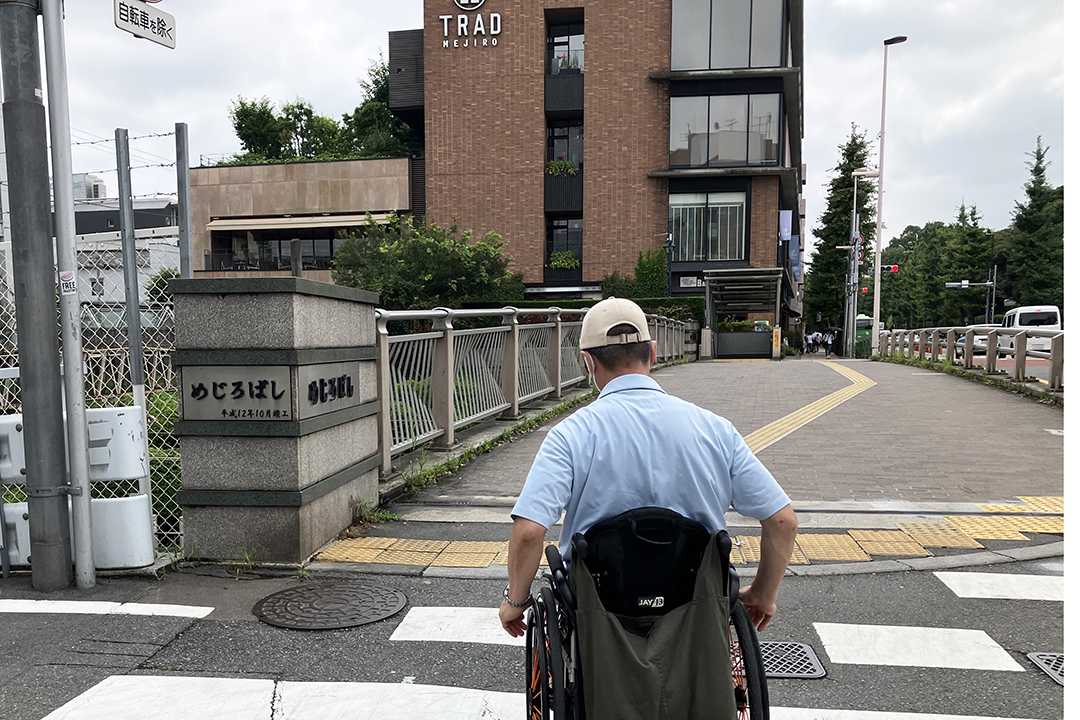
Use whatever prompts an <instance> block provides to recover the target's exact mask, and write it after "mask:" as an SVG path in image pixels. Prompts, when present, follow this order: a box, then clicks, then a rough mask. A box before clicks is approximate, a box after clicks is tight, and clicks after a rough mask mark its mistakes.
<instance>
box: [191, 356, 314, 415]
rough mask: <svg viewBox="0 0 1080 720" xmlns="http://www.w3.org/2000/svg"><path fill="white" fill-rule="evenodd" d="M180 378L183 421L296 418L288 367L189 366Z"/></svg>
mask: <svg viewBox="0 0 1080 720" xmlns="http://www.w3.org/2000/svg"><path fill="white" fill-rule="evenodd" d="M180 376H181V378H182V382H183V393H184V400H183V411H182V416H181V418H182V419H183V420H226V421H232V420H246V421H252V420H255V421H271V422H274V421H285V422H288V421H292V420H295V419H296V418H295V417H293V397H292V385H291V382H290V379H291V378H290V376H291V372H290V368H289V367H288V366H287V365H189V366H186V367H183V368H181V369H180Z"/></svg>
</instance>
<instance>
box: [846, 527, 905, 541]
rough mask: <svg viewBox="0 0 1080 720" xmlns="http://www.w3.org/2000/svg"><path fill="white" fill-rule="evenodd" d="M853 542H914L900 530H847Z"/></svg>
mask: <svg viewBox="0 0 1080 720" xmlns="http://www.w3.org/2000/svg"><path fill="white" fill-rule="evenodd" d="M848 535H850V536H851V537H852V538H854V539H855V542H858V543H862V542H864V541H865V542H899V543H909V542H914V541H913V540H912V539H911V536H910V535H908V534H907V533H906V532H903V531H900V530H848Z"/></svg>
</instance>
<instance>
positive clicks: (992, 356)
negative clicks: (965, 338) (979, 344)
mask: <svg viewBox="0 0 1080 720" xmlns="http://www.w3.org/2000/svg"><path fill="white" fill-rule="evenodd" d="M997 356H998V334H997V330H990V332H988V333H987V334H986V374H987V375H993V374H994V373H996V372H997Z"/></svg>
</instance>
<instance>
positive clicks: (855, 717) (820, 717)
mask: <svg viewBox="0 0 1080 720" xmlns="http://www.w3.org/2000/svg"><path fill="white" fill-rule="evenodd" d="M769 717H771V718H772V719H773V720H1024V719H1023V718H998V717H994V718H986V717H983V716H981V715H940V714H938V713H906V712H880V711H874V710H828V709H816V708H813V709H812V708H786V707H774V708H769Z"/></svg>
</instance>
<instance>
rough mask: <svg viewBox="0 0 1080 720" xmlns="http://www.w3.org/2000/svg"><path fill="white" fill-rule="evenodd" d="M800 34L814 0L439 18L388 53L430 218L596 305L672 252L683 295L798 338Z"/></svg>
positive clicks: (461, 4) (550, 286)
mask: <svg viewBox="0 0 1080 720" xmlns="http://www.w3.org/2000/svg"><path fill="white" fill-rule="evenodd" d="M802 18H803V2H802V0H662V1H659V0H658V1H656V2H647V3H631V4H628V3H626V2H624V1H622V0H579V1H578V2H575V3H567V2H565V1H564V0H542V1H541V2H533V3H514V2H510V1H509V0H468V1H466V0H425V1H424V26H423V28H422V29H418V30H406V31H401V32H392V33H390V43H389V44H390V107H391V109H392V110H393V111H394V112H395V114H397V115H398V116H399V117H401V118H402V119H403V120H405V121H407V122H408V123H409V124H410V125H411V126H412V127H413V129H414V130H415V131H416V134H417V135H418V137H419V142H420V143H421V144H422V147H423V156H424V166H425V170H426V172H425V176H424V186H425V189H426V192H425V199H424V207H425V208H426V209H427V210H428V211H429V212H430V213H431V215H432V217H433V219H434V220H435V221H437V222H446V221H448V220H449V217H450V215H451V214H454V215H457V216H458V222H459V225H460V226H461V227H464V228H472V229H473V230H475V231H476V232H486V231H488V230H495V231H496V232H499V233H500V234H502V235H503V237H504V238H505V239H506V241H507V243H508V252H509V254H510V255H512V256H513V258H514V262H513V265H512V268H513V269H515V270H517V271H520V272H522V273H524V275H525V281H526V287H527V292H528V293H529V294H530V295H532V296H534V297H546V298H553V299H554V298H560V297H582V296H584V297H598V296H599V292H600V284H601V281H602V280H603V278H604V277H605V276H607V275H609V274H611V273H613V272H618V273H620V274H623V275H630V274H632V272H633V269H634V266H635V264H636V262H637V259H638V255H639V253H641V252H644V251H649V250H657V249H660V248H662V247H663V246H664V244H665V241H666V240H668V238H669V236H670V239H671V246H670V257H671V280H672V284H673V286H674V288H673V294H674V295H676V296H678V295H702V294H706V295H707V297H709V300H710V303H712V304H713V307H712V311H713V315H714V317H717V316H720V317H726V316H728V315H734V316H736V317H742V318H749V319H770V320H774V321H775V322H777V323H779V324H782V325H784V326H788V325H790V323H791V321H792V320H793V319H795V318H797V317H798V316H799V315H800V313H801V300H800V288H801V281H802V266H801V264H802V261H801V257H802V255H801V247H800V246H801V243H802V236H803V232H802V227H803V214H804V204H803V200H802V185H803V182H804V177H805V171H804V169H803V166H802V134H803V122H802V113H803V108H802V92H803V81H802V68H801V65H802V60H803V21H802ZM789 238H790V239H789ZM556 253H558V256H557V257H558V258H559V260H560V261H561V262H557V263H552V257H553V256H555V254H556ZM568 254H569V255H570V256H573V260H569V256H568ZM553 264H554V265H555V266H554V267H553ZM575 264H576V267H569V265H575ZM706 287H708V288H709V290H708V291H707V290H706Z"/></svg>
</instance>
